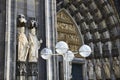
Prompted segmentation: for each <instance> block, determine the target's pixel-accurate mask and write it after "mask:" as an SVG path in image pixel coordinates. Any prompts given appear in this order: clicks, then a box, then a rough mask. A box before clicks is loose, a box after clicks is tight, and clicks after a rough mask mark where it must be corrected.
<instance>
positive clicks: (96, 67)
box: [95, 59, 102, 79]
mask: <svg viewBox="0 0 120 80" xmlns="http://www.w3.org/2000/svg"><path fill="white" fill-rule="evenodd" d="M101 66H102V65H101V62H100V60H99V59H97V60H96V66H95V72H96V78H97V79H102V75H101Z"/></svg>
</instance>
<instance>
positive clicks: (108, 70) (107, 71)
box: [103, 58, 110, 79]
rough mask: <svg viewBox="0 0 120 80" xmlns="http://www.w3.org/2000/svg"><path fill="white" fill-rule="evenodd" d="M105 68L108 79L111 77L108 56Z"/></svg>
mask: <svg viewBox="0 0 120 80" xmlns="http://www.w3.org/2000/svg"><path fill="white" fill-rule="evenodd" d="M103 68H104V71H105V76H106V79H109V78H110V63H109V60H108V58H105V62H104V63H103Z"/></svg>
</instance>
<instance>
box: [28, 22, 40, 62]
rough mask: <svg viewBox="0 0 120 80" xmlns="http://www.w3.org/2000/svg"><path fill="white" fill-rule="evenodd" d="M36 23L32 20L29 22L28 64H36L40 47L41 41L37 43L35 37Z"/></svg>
mask: <svg viewBox="0 0 120 80" xmlns="http://www.w3.org/2000/svg"><path fill="white" fill-rule="evenodd" d="M35 24H36V21H34V20H32V21H31V27H30V33H29V37H28V40H29V45H30V49H29V57H28V61H29V62H37V61H38V49H39V48H40V46H41V43H42V40H40V41H38V38H37V36H36V28H35V27H36V25H35Z"/></svg>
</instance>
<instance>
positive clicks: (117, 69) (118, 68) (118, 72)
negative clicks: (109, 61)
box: [113, 57, 120, 78]
mask: <svg viewBox="0 0 120 80" xmlns="http://www.w3.org/2000/svg"><path fill="white" fill-rule="evenodd" d="M113 70H114V73H115V76H116V78H120V64H119V61H118V59H117V57H114V60H113Z"/></svg>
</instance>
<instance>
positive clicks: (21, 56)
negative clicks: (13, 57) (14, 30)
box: [17, 14, 29, 62]
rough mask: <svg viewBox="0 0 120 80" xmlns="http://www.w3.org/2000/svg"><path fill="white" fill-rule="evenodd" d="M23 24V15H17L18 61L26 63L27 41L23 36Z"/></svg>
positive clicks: (24, 22) (24, 20)
mask: <svg viewBox="0 0 120 80" xmlns="http://www.w3.org/2000/svg"><path fill="white" fill-rule="evenodd" d="M25 24H26V19H25V16H24V15H23V14H21V15H18V18H17V27H18V36H17V37H18V39H17V40H18V41H17V42H18V61H23V62H25V61H26V58H27V55H28V49H29V45H28V40H27V37H26V35H25Z"/></svg>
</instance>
